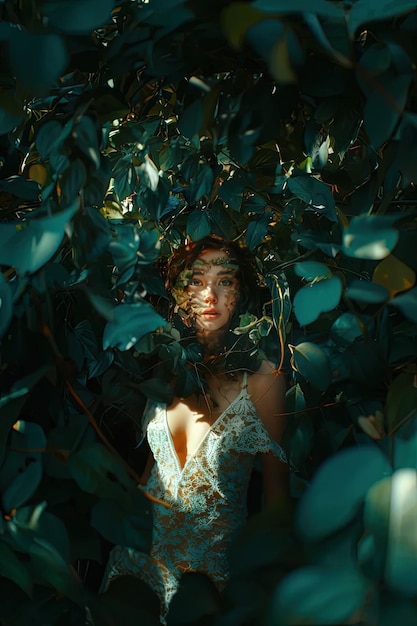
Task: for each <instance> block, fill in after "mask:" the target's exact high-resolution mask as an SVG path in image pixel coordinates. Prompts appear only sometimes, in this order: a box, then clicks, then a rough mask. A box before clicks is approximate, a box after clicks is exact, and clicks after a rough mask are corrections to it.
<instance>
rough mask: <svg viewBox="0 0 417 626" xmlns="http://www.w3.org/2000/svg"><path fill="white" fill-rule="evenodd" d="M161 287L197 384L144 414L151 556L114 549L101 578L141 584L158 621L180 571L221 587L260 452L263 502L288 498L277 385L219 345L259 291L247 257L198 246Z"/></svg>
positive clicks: (215, 244) (208, 244) (175, 264)
mask: <svg viewBox="0 0 417 626" xmlns="http://www.w3.org/2000/svg"><path fill="white" fill-rule="evenodd" d="M168 289H169V290H170V292H171V293H172V295H173V297H174V299H175V301H176V311H177V312H178V313H180V314H181V317H182V319H183V320H184V321H185V323H186V324H188V325H190V326H191V327H192V328H193V330H194V331H195V336H196V338H197V340H198V341H199V343H200V344H201V345H202V346H203V348H204V352H205V358H204V360H203V363H202V364H200V368H199V372H200V375H201V377H202V379H204V384H203V383H202V389H201V393H195V394H193V395H191V396H190V397H187V398H175V399H174V401H173V403H172V404H171V405H170V406H169V407H167V406H166V405H164V404H161V403H152V404H151V405H150V406H149V407H148V410H147V411H146V422H147V424H146V430H147V437H148V441H149V445H150V448H151V451H152V454H151V456H150V458H149V461H148V464H147V467H146V469H145V472H144V476H143V484H144V485H145V488H146V490H147V491H148V492H149V493H150V494H151V495H152V496H154V497H155V498H157V499H158V500H161V501H163V502H166V503H167V504H168V505H169V507H166V506H163V505H162V504H154V530H153V538H152V549H151V553H150V555H146V554H142V553H139V552H137V551H135V550H132V549H129V548H123V547H116V548H114V549H113V550H112V553H111V555H110V560H109V564H108V567H107V572H106V580H107V582H109V581H111V580H112V578H114V577H115V576H119V575H122V574H134V575H138V576H140V577H141V578H142V579H143V580H145V581H146V582H147V583H148V584H150V586H151V587H152V588H153V589H154V590H155V591H156V592H157V594H158V595H159V597H160V599H161V606H162V615H164V614H165V613H166V611H167V609H168V606H169V602H170V600H171V598H172V596H173V595H174V593H175V591H176V589H177V587H178V581H179V578H180V577H181V575H182V574H183V573H185V572H190V571H194V572H195V571H197V572H202V573H204V574H207V575H208V576H209V577H210V578H211V579H212V580H213V581H214V583H215V584H216V585H217V587H218V588H219V589H220V590H221V589H223V588H224V586H225V584H226V582H227V578H228V565H227V554H228V549H229V546H230V544H231V541H232V539H233V537H234V536H235V534H236V532H237V531H238V530H239V529H240V528H241V527H242V526H243V524H244V523H245V520H246V517H247V510H246V498H247V488H248V482H249V478H250V474H251V470H252V465H253V460H254V457H255V455H256V454H257V453H258V452H260V453H263V492H264V502H265V504H270V503H273V502H275V501H277V500H283V499H285V498H286V497H287V495H288V467H287V464H286V462H285V455H284V452H283V450H282V448H281V447H280V445H279V443H280V441H281V437H282V433H283V431H284V428H285V419H284V417H283V414H284V396H285V383H284V377H283V375H282V374H280V373H277V372H276V371H275V370H274V367H273V365H272V363H270V362H269V361H267V360H261V359H260V358H259V356H257V355H256V354H254V355H252V356H251V354H250V353H251V352H253V351H254V346H253V344H252V349H251V350H250V352H243V353H238V355H239V359H240V361H241V365H240V367H238V368H236V367H232V369H230V358H229V357H230V356H232V357H233V355H234V354H235V352H236V350H235V351H234V350H233V348H230V347H227V339H228V338H232V341H233V342H236V340H237V336H236V335H234V334H233V333H232V330H233V328H234V327H235V326H237V323H236V322H235V320H236V319H237V318H238V317H239V314H242V313H246V312H247V310H248V307H250V305H251V300H253V296H254V294H255V293H256V292H257V290H258V288H257V283H256V277H255V273H254V270H253V268H252V266H251V265H250V264H248V261H247V257H246V256H245V254H244V253H243V252H242V251H241V250H240V249H239V248H238V247H236V246H235V245H233V244H229V243H225V242H222V241H221V240H218V239H215V238H206V239H205V240H203V241H201V242H198V243H196V244H192V245H191V246H188V247H187V248H185V249H184V250H182V251H181V252H180V253H179V254H177V255H176V256H175V257H174V258H173V260H172V262H171V264H170V268H169V272H168ZM229 343H230V341H229ZM225 345H226V347H225ZM245 360H246V361H247V362H246V363H245V362H244V361H245ZM254 370H255V371H254Z"/></svg>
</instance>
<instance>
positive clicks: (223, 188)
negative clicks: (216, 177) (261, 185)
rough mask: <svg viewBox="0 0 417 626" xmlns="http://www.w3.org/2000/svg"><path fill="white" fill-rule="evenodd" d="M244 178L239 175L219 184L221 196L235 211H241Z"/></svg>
mask: <svg viewBox="0 0 417 626" xmlns="http://www.w3.org/2000/svg"><path fill="white" fill-rule="evenodd" d="M243 190H244V180H242V178H241V177H239V176H236V177H235V176H233V178H229V179H228V180H226V181H225V182H224V183H223V184H222V185H220V186H219V191H218V194H219V198H221V199H222V200H223V202H225V203H226V204H227V205H229V206H230V208H232V209H233V211H239V210H240V207H241V206H242V200H243Z"/></svg>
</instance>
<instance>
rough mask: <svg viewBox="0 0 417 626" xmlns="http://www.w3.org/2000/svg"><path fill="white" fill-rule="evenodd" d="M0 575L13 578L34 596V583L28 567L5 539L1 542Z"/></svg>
mask: <svg viewBox="0 0 417 626" xmlns="http://www.w3.org/2000/svg"><path fill="white" fill-rule="evenodd" d="M0 576H3V577H4V578H8V579H9V580H12V581H13V582H14V583H16V585H18V586H19V587H20V588H21V589H23V591H24V592H25V593H27V595H28V596H32V591H33V583H32V577H31V575H30V574H29V571H28V569H27V568H26V566H25V564H24V563H23V561H21V560H20V559H19V557H18V556H17V554H15V552H13V551H12V550H11V549H10V548H9V546H7V545H6V544H5V543H4V542H3V541H1V542H0Z"/></svg>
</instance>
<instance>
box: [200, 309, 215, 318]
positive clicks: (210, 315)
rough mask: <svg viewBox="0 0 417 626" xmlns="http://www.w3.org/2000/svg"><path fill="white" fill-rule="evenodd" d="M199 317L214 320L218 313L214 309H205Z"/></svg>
mask: <svg viewBox="0 0 417 626" xmlns="http://www.w3.org/2000/svg"><path fill="white" fill-rule="evenodd" d="M201 315H202V316H203V317H205V318H207V319H214V318H216V317H218V316H219V315H220V313H219V312H218V311H216V309H206V310H205V311H203V312H202V314H201Z"/></svg>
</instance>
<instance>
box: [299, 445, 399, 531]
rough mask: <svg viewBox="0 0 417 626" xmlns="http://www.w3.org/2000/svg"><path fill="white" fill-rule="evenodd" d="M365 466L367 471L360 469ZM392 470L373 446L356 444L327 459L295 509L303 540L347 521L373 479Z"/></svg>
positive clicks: (389, 473)
mask: <svg viewBox="0 0 417 626" xmlns="http://www.w3.org/2000/svg"><path fill="white" fill-rule="evenodd" d="M363 468H366V471H363ZM391 473H392V470H391V466H390V464H389V461H388V459H387V458H386V456H385V455H384V454H383V453H382V452H381V451H380V450H379V449H378V448H377V447H376V446H365V445H357V446H354V447H351V448H346V449H344V450H342V451H340V452H338V453H337V454H335V455H333V456H332V457H330V458H329V459H327V460H326V461H325V462H324V463H323V464H322V465H321V466H320V467H319V469H318V470H317V471H316V473H315V474H314V477H313V480H312V482H311V485H310V487H309V488H308V489H307V491H306V492H305V494H304V496H303V497H302V499H301V501H300V504H299V506H298V509H297V513H296V527H297V529H298V532H299V533H300V535H301V536H302V537H303V538H304V539H305V540H306V541H309V542H310V541H321V540H322V539H324V538H325V537H328V536H330V535H332V534H333V533H335V532H337V531H338V530H340V529H341V528H343V527H344V526H346V525H347V524H349V523H350V522H351V521H352V520H353V519H354V518H355V517H356V516H357V515H358V514H359V512H360V506H361V504H362V502H363V500H364V498H365V496H366V494H367V492H368V489H370V487H372V485H373V484H374V483H376V482H377V481H379V480H381V479H382V478H384V477H385V476H390V475H391Z"/></svg>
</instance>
